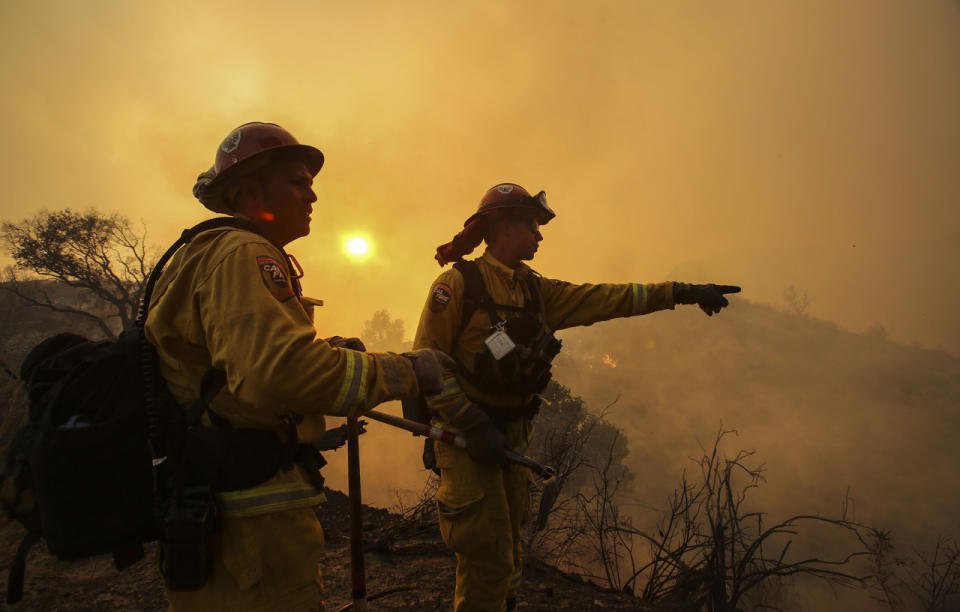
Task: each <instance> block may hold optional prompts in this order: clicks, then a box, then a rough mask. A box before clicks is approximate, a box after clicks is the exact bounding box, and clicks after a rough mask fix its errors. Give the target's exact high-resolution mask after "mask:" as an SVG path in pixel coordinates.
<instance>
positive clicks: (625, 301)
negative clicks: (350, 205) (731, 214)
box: [405, 183, 740, 612]
mask: <svg viewBox="0 0 960 612" xmlns="http://www.w3.org/2000/svg"><path fill="white" fill-rule="evenodd" d="M553 217H554V212H553V211H552V210H551V209H550V207H549V206H547V200H546V194H545V193H544V192H543V191H541V192H540V193H538V194H537V195H535V196H532V195H530V193H528V192H527V191H526V190H525V189H524V188H523V187H521V186H519V185H516V184H514V183H502V184H500V185H496V186H494V187H493V188H491V189H490V190H489V191H487V193H486V194H485V195H484V196H483V199H482V200H481V201H480V206H479V208H478V210H477V212H476V213H475V214H474V215H472V216H471V217H470V218H469V219H467V221H466V223H464V229H463V231H461V232H460V233H459V234H457V235H456V236H455V237H454V238H453V240H452V241H451V242H449V243H447V244H444V245H442V246H440V247H438V248H437V254H436V259H437V261H439V262H440V265H441V266H443V265H445V264H447V263H451V262H454V265H453V267H452V268H451V269H449V270H446V271H444V272H443V273H442V274H441V275H440V276H439V277H438V278H437V280H436V281H435V282H434V284H433V286H432V287H431V289H430V293H429V295H428V296H427V303H426V305H425V307H424V309H423V313H422V315H421V317H420V325H419V328H418V329H417V335H416V339H415V341H414V347H415V348H419V349H424V348H432V349H436V350H440V351H443V352H445V353H447V354H449V355H451V356H452V357H453V358H454V360H455V361H456V369H455V370H452V371H448V372H447V373H446V376H445V378H444V386H443V390H442V391H441V393H440V394H439V395H437V396H434V397H432V398H429V399H428V401H427V402H426V405H424V404H423V403H422V402H421V403H420V406H421V408H422V409H425V410H424V412H423V413H422V414H421V415H419V416H420V418H421V419H423V418H432V419H433V420H434V423H435V424H436V425H438V426H442V427H444V428H446V429H454V430H458V431H460V432H462V433H463V435H464V436H465V437H466V439H467V447H466V450H462V449H460V448H456V447H454V446H451V445H447V444H436V445H433V446H431V445H430V444H429V441H428V444H427V445H426V447H425V449H424V463H425V464H426V465H427V467H435V468H436V469H438V470H439V472H440V478H441V480H440V488H439V490H438V492H437V508H438V514H439V520H440V531H441V534H442V536H443V539H444V541H445V542H446V544H447V545H448V546H449V547H450V548H451V549H452V550H453V551H454V552H455V553H456V556H457V578H456V591H455V595H454V610H455V611H456V612H474V611H483V612H499V611H502V610H507V611H510V610H514V609H516V606H517V601H516V593H517V589H518V587H519V585H520V580H521V574H522V551H521V540H520V529H521V525H522V523H523V522H524V519H525V517H526V515H527V511H528V507H529V495H528V481H529V473H528V469H527V468H525V467H522V466H519V465H516V464H507V463H506V462H505V461H504V452H503V451H504V448H507V449H510V450H513V451H515V452H518V453H524V452H525V451H526V449H527V444H528V441H529V437H530V433H531V422H532V420H533V417H534V415H535V414H536V413H537V411H538V409H539V406H540V400H539V397H538V394H539V393H541V392H542V391H543V390H544V388H545V387H546V384H547V382H548V381H549V379H550V364H551V361H552V360H553V358H554V357H555V356H556V355H557V353H558V352H559V351H560V341H559V340H558V339H557V338H555V337H554V332H555V331H557V330H560V329H564V328H567V327H573V326H577V325H590V324H591V323H595V322H597V321H604V320H607V319H613V318H617V317H630V316H635V315H642V314H648V313H651V312H655V311H658V310H665V309H673V308H674V305H675V304H698V305H699V306H700V308H702V309H703V310H704V312H706V313H707V314H708V315H712V314H714V313H717V312H720V310H721V309H722V308H723V307H724V306H727V305H728V302H727V299H726V298H725V297H724V294H725V293H735V292H738V291H739V290H740V288H739V287H732V286H724V285H689V284H684V283H674V282H665V283H650V284H637V283H628V284H598V285H592V284H584V285H575V284H571V283H567V282H563V281H557V280H551V279H548V278H545V277H542V276H540V274H538V273H537V272H535V271H533V270H532V269H530V268H529V267H528V266H527V265H526V264H525V263H523V262H524V261H530V260H532V259H533V258H534V256H535V254H536V252H537V249H538V245H539V243H540V241H541V240H542V239H543V236H542V235H541V234H540V227H541V226H543V225H546V224H547V223H548V222H549V221H550V220H551V219H552V218H553ZM481 241H485V242H486V243H487V248H486V251H485V252H484V253H483V255H482V256H481V257H479V258H477V259H474V260H472V261H466V260H464V259H463V256H464V255H467V254H469V253H470V252H472V251H473V250H474V249H475V248H476V247H477V246H478V245H479V244H480V242H481ZM414 405H415V404H413V403H407V404H406V405H405V410H406V411H408V413H409V412H411V411H412V412H415V411H416V409H415V408H413V406H414ZM411 416H416V415H411ZM431 464H432V465H431Z"/></svg>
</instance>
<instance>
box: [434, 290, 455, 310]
mask: <svg viewBox="0 0 960 612" xmlns="http://www.w3.org/2000/svg"><path fill="white" fill-rule="evenodd" d="M452 295H453V292H452V291H451V290H450V285H446V284H444V283H437V284H436V285H434V286H433V289H431V290H430V312H436V313H440V312H443V311H444V310H446V309H447V306H449V305H450V296H452Z"/></svg>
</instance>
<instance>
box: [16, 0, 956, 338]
mask: <svg viewBox="0 0 960 612" xmlns="http://www.w3.org/2000/svg"><path fill="white" fill-rule="evenodd" d="M0 16H2V19H0V22H2V25H0V34H2V36H0V48H2V60H0V83H2V86H3V90H4V96H3V98H2V100H0V109H2V111H3V114H4V116H5V117H7V119H8V123H7V129H6V130H5V137H4V143H3V148H2V153H0V155H2V162H3V163H2V164H0V173H2V174H0V176H2V180H3V185H4V188H5V189H4V194H3V199H2V201H0V217H2V218H3V219H4V220H10V219H19V218H23V217H26V216H29V215H31V214H33V213H35V212H36V211H39V210H41V209H57V208H63V207H67V206H70V207H74V208H81V209H84V208H88V207H98V208H100V209H102V210H107V211H113V210H117V211H120V212H122V213H124V214H125V215H127V216H129V217H130V218H131V219H133V220H135V221H137V222H139V221H143V222H144V223H145V224H146V226H147V227H148V231H149V235H150V237H151V238H152V240H153V241H154V242H155V243H156V244H157V246H158V247H160V246H162V245H164V244H165V243H167V242H170V241H172V240H173V238H174V237H175V236H176V233H177V232H178V230H179V229H181V228H182V227H184V226H186V225H188V224H191V223H194V222H197V221H199V220H201V219H203V218H204V217H206V216H208V213H207V212H206V211H205V210H204V209H203V208H202V207H200V206H199V204H198V203H197V202H196V200H194V199H193V198H192V196H191V194H190V188H191V186H192V184H193V182H194V179H195V177H196V175H197V174H198V173H199V172H200V171H202V170H204V169H205V168H207V167H208V166H209V165H210V164H211V163H212V160H213V153H214V150H215V148H216V146H217V144H218V143H219V142H220V140H221V139H222V138H223V137H224V136H225V135H226V134H227V132H229V131H230V130H231V129H232V128H233V127H235V126H236V125H239V124H241V123H244V122H247V121H251V120H265V121H274V122H277V123H280V124H281V125H283V126H285V127H287V128H288V129H289V130H290V131H292V132H293V133H294V134H295V135H296V136H297V137H298V138H299V139H300V140H301V141H304V142H308V143H311V144H315V145H317V146H319V147H320V148H322V149H323V151H324V153H325V154H326V158H327V164H326V166H325V167H324V169H323V170H322V172H321V173H320V175H319V176H318V177H317V182H316V189H317V194H318V197H319V201H318V203H317V205H316V212H315V214H314V221H313V231H312V233H311V235H310V236H309V237H307V238H304V239H301V240H299V241H297V242H295V243H293V244H292V245H290V249H289V250H290V251H291V252H293V253H295V254H296V255H297V256H298V257H299V259H300V261H301V262H302V263H303V264H304V267H305V268H306V270H307V276H306V278H305V279H304V285H305V288H306V290H307V292H308V293H309V294H311V295H314V296H316V297H318V298H321V299H324V300H325V302H326V304H327V305H326V306H325V308H324V309H323V311H322V312H321V313H320V314H319V315H318V326H320V327H321V328H322V329H321V331H327V332H328V333H327V334H325V335H330V334H333V333H341V334H342V333H344V332H346V333H356V331H358V330H359V328H360V327H361V325H362V322H363V321H364V320H365V319H367V318H369V316H370V314H371V313H372V312H373V311H374V310H376V309H379V308H388V309H390V310H391V313H392V314H393V315H394V316H398V317H400V318H402V319H404V320H405V321H407V323H408V332H409V333H411V334H412V331H413V330H412V325H413V323H414V322H415V321H416V320H417V317H418V312H419V310H420V307H421V305H422V303H423V299H424V296H425V295H426V291H427V289H428V285H429V283H430V281H431V280H432V278H433V277H434V276H435V275H436V274H437V273H438V272H439V268H438V267H437V266H436V264H435V262H434V261H433V260H432V253H433V250H434V248H435V247H436V246H437V245H438V244H441V243H442V242H445V241H447V240H449V239H450V238H451V237H452V235H453V234H454V233H455V232H456V231H457V230H458V229H459V228H460V227H461V226H462V223H463V221H464V219H465V218H466V217H467V216H468V215H469V214H470V213H471V212H472V211H473V210H474V208H475V207H476V204H477V202H478V201H479V198H480V196H481V195H482V194H483V192H484V191H485V190H486V189H487V188H488V187H490V186H491V185H493V184H495V183H498V182H501V181H515V182H518V183H520V184H522V185H524V186H526V187H528V188H529V189H530V190H540V189H544V190H546V191H547V194H548V198H549V201H550V203H551V206H552V207H553V208H554V209H555V210H556V211H557V213H558V216H557V218H556V219H555V220H554V221H553V222H551V224H550V225H549V226H548V227H546V228H544V236H545V243H544V245H543V247H542V248H541V250H540V253H539V255H538V259H537V261H536V262H535V267H537V268H538V269H539V270H540V271H541V272H543V273H544V274H546V275H548V276H552V277H558V278H564V279H567V280H571V281H587V280H592V281H598V280H604V281H638V280H639V281H658V280H666V279H667V278H668V275H670V274H671V273H673V272H674V271H677V272H681V271H684V270H685V271H687V272H688V273H691V274H692V273H693V272H694V271H695V270H700V271H701V272H703V273H704V274H710V275H711V278H709V279H707V280H716V281H718V282H735V283H741V284H743V285H744V286H745V295H747V294H748V293H750V292H751V290H752V293H751V294H750V297H751V298H752V299H757V300H761V301H767V302H773V303H776V302H777V301H779V300H780V299H781V298H780V294H781V292H782V291H783V289H784V288H786V287H787V286H790V285H797V286H802V287H803V288H805V289H807V290H808V291H809V292H810V294H811V296H812V298H813V300H812V305H811V314H813V315H815V316H818V317H823V318H827V319H833V320H837V321H839V322H840V323H841V324H842V325H844V326H846V327H848V328H851V329H854V330H858V331H862V330H863V329H865V328H866V327H868V326H870V325H872V324H874V323H878V322H879V323H881V324H883V325H884V326H885V327H886V328H887V329H888V330H889V332H890V334H891V337H892V338H895V339H898V340H900V341H903V342H919V343H921V344H923V345H926V346H932V347H935V346H938V345H941V346H943V347H944V348H946V349H948V350H954V351H956V350H960V330H957V329H956V328H953V331H949V333H946V334H945V333H944V332H943V330H944V329H945V327H948V325H947V324H946V323H945V321H946V320H948V319H949V320H951V321H952V318H953V317H951V316H950V315H949V313H950V312H953V311H954V310H955V308H954V307H953V306H955V305H956V303H957V301H960V289H958V288H957V286H958V283H956V282H955V273H954V274H952V275H951V273H952V270H953V269H954V268H955V265H956V264H957V263H958V262H960V254H958V249H957V247H956V244H957V240H956V238H958V237H960V216H958V214H957V212H956V203H957V195H958V193H960V173H958V172H957V171H956V169H957V168H958V167H960V114H958V113H957V112H956V109H957V108H960V11H958V10H957V6H956V3H955V2H947V1H946V0H941V1H930V2H913V3H905V2H897V1H894V0H877V1H868V0H857V1H851V2H843V3H834V2H826V1H816V2H803V3H767V2H761V1H753V2H750V1H737V2H725V3H720V4H718V3H702V2H670V3H662V2H629V3H627V2H613V1H610V2H596V3H590V4H589V5H588V4H585V3H575V2H545V1H540V2H524V3H511V2H463V3H456V4H452V3H443V2H413V3H403V4H395V3H387V2H354V3H349V4H345V3H334V2H277V3H273V4H271V6H270V12H269V13H264V12H263V8H262V5H259V4H256V3H252V2H230V3H182V2H171V3H164V4H163V5H160V6H156V5H131V4H129V3H122V2H89V3H82V4H77V3H71V2H42V3H28V2H21V1H16V2H6V3H4V5H3V7H2V8H0ZM352 231H364V232H366V233H368V234H369V235H370V236H371V237H372V238H373V240H374V242H375V246H376V252H375V257H374V258H373V259H372V260H371V261H369V262H366V263H362V264H360V263H354V262H350V261H349V260H348V259H346V258H345V257H344V256H343V252H342V240H343V237H344V236H345V235H346V234H348V233H349V232H352ZM854 245H855V246H854ZM930 245H935V247H936V248H932V247H930ZM856 249H860V250H859V251H857V250H856ZM772 251H775V252H776V253H775V259H776V261H777V263H778V265H777V266H776V267H772V266H766V267H764V266H762V265H759V264H761V263H763V262H765V261H770V260H771V255H770V254H771V252H772ZM864 251H866V252H867V253H868V255H861V254H860V253H863V252H864ZM893 251H896V254H895V255H894V254H892V252H893ZM918 253H920V255H918ZM894 263H895V264H896V265H897V266H898V267H897V269H896V270H895V273H896V275H895V276H892V275H891V273H890V267H891V265H892V264H894ZM681 264H686V265H687V267H686V268H678V266H681ZM719 264H722V265H719ZM771 268H772V269H771ZM944 273H946V274H947V276H944ZM677 280H701V279H693V278H690V279H679V278H678V279H677ZM921 286H922V287H926V288H927V291H929V292H930V293H926V294H925V295H930V294H931V293H932V294H933V296H934V299H933V300H930V301H933V302H936V303H937V305H936V306H929V305H928V304H926V303H924V302H925V301H926V300H920V299H918V294H919V293H920V292H921V291H920V289H919V287H921ZM881 287H882V288H881ZM944 304H946V305H944Z"/></svg>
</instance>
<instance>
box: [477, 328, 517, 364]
mask: <svg viewBox="0 0 960 612" xmlns="http://www.w3.org/2000/svg"><path fill="white" fill-rule="evenodd" d="M483 342H484V344H486V345H487V348H488V349H490V354H491V355H493V358H494V359H496V360H497V361H500V360H501V359H502V358H503V357H504V355H506V354H507V353H509V352H510V351H512V350H513V349H514V348H516V346H517V345H516V343H514V341H513V340H511V339H510V336H508V335H507V332H505V331H502V330H501V331H495V332H493V333H492V334H490V335H489V336H487V339H486V340H484V341H483Z"/></svg>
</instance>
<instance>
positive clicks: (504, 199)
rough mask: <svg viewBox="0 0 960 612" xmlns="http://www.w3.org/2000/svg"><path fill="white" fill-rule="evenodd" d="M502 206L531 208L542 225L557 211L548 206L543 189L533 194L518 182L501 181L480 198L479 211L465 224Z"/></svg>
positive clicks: (465, 224)
mask: <svg viewBox="0 0 960 612" xmlns="http://www.w3.org/2000/svg"><path fill="white" fill-rule="evenodd" d="M501 208H529V209H530V211H531V212H532V213H533V214H534V216H535V217H536V219H537V222H538V223H539V224H540V225H546V224H547V223H548V222H549V221H550V219H553V218H554V217H555V216H556V213H554V212H553V211H552V210H551V209H550V207H549V206H547V194H546V192H544V191H541V192H540V193H538V194H537V195H535V196H532V195H530V193H529V192H528V191H527V190H526V189H524V188H523V187H521V186H520V185H517V184H516V183H500V184H499V185H494V186H493V187H491V188H490V189H488V190H487V193H485V194H484V195H483V199H482V200H480V206H478V207H477V212H475V213H474V214H473V215H472V216H471V217H470V218H469V219H467V221H466V223H464V224H463V225H464V226H467V225H469V224H470V222H471V221H473V220H474V219H476V218H477V217H480V216H482V215H485V214H487V213H489V212H490V211H493V210H498V209H501Z"/></svg>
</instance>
